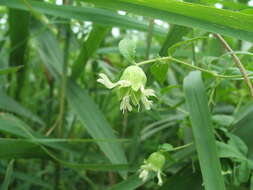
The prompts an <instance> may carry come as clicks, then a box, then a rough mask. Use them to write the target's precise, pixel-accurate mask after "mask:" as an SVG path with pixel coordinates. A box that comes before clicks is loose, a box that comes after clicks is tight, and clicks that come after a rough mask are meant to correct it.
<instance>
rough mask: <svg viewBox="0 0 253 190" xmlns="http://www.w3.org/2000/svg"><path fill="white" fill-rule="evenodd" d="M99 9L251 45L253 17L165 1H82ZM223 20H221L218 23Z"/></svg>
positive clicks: (252, 40)
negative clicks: (135, 15)
mask: <svg viewBox="0 0 253 190" xmlns="http://www.w3.org/2000/svg"><path fill="white" fill-rule="evenodd" d="M85 1H88V2H91V3H93V4H94V5H97V6H99V7H103V8H106V9H116V10H124V11H129V12H132V13H135V14H138V15H142V16H148V17H153V18H157V19H161V20H164V21H167V22H169V23H171V24H177V25H183V26H187V27H194V28H199V29H202V30H206V31H209V32H214V33H220V34H223V35H227V36H232V37H235V38H237V39H241V40H246V41H250V42H253V38H252V35H253V15H251V14H245V13H240V12H236V11H230V10H223V9H217V8H214V7H208V6H204V5H199V4H195V3H187V2H181V1H164V0H146V1H136V0H85ZM221 18H222V19H221Z"/></svg>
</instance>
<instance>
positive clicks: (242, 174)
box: [237, 161, 251, 183]
mask: <svg viewBox="0 0 253 190" xmlns="http://www.w3.org/2000/svg"><path fill="white" fill-rule="evenodd" d="M250 172H251V168H250V166H249V164H248V162H247V161H244V162H242V163H241V164H240V165H239V168H238V174H237V175H238V176H237V177H238V180H239V182H240V183H245V182H247V181H248V180H249V177H250Z"/></svg>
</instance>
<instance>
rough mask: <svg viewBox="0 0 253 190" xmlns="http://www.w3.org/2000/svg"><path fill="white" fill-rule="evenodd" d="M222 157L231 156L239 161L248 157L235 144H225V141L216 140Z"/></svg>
mask: <svg viewBox="0 0 253 190" xmlns="http://www.w3.org/2000/svg"><path fill="white" fill-rule="evenodd" d="M216 145H217V148H218V153H219V157H220V158H231V159H236V160H237V161H240V162H241V161H245V160H247V158H246V157H245V155H243V154H242V153H241V152H240V151H239V150H238V149H237V148H236V147H234V146H233V145H229V144H225V143H223V142H218V141H217V142H216Z"/></svg>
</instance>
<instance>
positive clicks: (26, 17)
mask: <svg viewBox="0 0 253 190" xmlns="http://www.w3.org/2000/svg"><path fill="white" fill-rule="evenodd" d="M8 21H9V25H10V29H9V30H10V44H11V50H12V51H11V52H10V58H9V66H10V67H22V68H21V69H20V70H19V72H18V73H17V74H16V75H15V76H14V75H12V79H14V77H15V78H16V83H17V84H16V86H15V85H13V87H12V86H11V91H12V93H13V95H14V96H15V97H16V99H17V100H22V93H23V91H24V90H25V81H26V77H27V71H28V69H27V66H28V65H27V64H28V62H27V60H26V56H25V53H26V49H27V43H28V37H29V23H30V13H29V12H27V11H22V10H17V9H9V15H8ZM17 31H18V32H17Z"/></svg>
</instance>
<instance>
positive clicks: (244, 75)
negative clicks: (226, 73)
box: [214, 34, 253, 98]
mask: <svg viewBox="0 0 253 190" xmlns="http://www.w3.org/2000/svg"><path fill="white" fill-rule="evenodd" d="M214 36H215V37H216V38H217V39H219V40H220V42H221V43H222V44H223V46H224V47H225V49H226V50H227V51H228V52H230V53H231V56H232V58H233V60H234V62H235V64H236V66H237V67H238V68H239V69H240V72H241V73H242V76H243V78H244V81H245V83H246V84H247V85H248V87H249V90H250V93H251V96H252V98H253V87H252V84H251V82H250V79H249V77H248V74H247V71H246V69H245V68H244V66H243V64H242V63H241V61H240V59H239V58H238V56H237V55H236V54H235V53H234V51H233V50H232V48H231V47H230V46H229V45H228V43H227V42H226V40H225V39H224V38H223V37H222V36H221V35H220V34H214Z"/></svg>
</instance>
